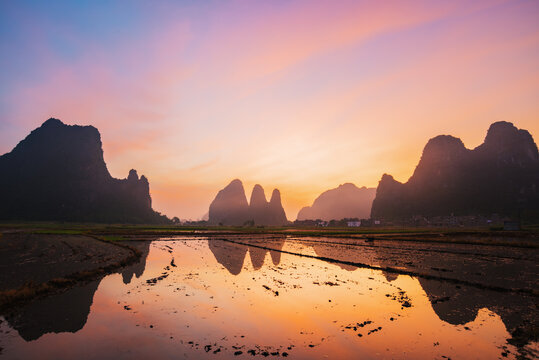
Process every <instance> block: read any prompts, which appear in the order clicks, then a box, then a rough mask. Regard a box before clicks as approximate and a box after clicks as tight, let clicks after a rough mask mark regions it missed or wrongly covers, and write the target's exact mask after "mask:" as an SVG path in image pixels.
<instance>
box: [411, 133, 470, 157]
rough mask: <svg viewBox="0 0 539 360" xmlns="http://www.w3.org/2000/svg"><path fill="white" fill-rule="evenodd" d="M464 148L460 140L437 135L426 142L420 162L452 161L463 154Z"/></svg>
mask: <svg viewBox="0 0 539 360" xmlns="http://www.w3.org/2000/svg"><path fill="white" fill-rule="evenodd" d="M465 152H466V147H464V144H463V143H462V140H460V139H459V138H456V137H454V136H451V135H439V136H436V137H434V138H432V139H430V140H429V141H428V142H427V145H425V148H424V149H423V155H422V156H421V161H428V162H445V161H452V160H454V159H456V158H458V157H460V156H462V154H464V153H465Z"/></svg>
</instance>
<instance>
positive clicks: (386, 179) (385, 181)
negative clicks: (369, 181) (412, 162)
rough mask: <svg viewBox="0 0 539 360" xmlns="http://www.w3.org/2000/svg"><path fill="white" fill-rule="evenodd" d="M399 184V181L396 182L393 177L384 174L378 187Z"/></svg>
mask: <svg viewBox="0 0 539 360" xmlns="http://www.w3.org/2000/svg"><path fill="white" fill-rule="evenodd" d="M397 182H398V181H397V180H395V178H394V177H393V175H390V174H384V175H382V178H381V179H380V182H379V183H378V186H380V185H382V184H393V183H397Z"/></svg>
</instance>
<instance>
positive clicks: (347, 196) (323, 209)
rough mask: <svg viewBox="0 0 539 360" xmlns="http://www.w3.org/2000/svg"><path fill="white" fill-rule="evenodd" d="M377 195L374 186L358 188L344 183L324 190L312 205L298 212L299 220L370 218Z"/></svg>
mask: <svg viewBox="0 0 539 360" xmlns="http://www.w3.org/2000/svg"><path fill="white" fill-rule="evenodd" d="M375 195H376V189H374V188H366V187H362V188H358V187H357V186H355V185H354V184H351V183H346V184H342V185H339V187H337V188H335V189H331V190H328V191H324V192H323V193H322V194H320V196H318V197H317V198H316V200H315V201H314V203H313V205H312V206H306V207H304V208H302V209H301V210H300V211H299V213H298V220H316V219H321V220H326V221H329V220H340V219H345V218H359V219H365V218H369V217H370V213H371V206H372V201H373V200H374V197H375Z"/></svg>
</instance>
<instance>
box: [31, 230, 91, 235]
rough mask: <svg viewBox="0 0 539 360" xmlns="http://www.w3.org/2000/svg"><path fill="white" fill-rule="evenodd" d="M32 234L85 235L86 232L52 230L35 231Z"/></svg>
mask: <svg viewBox="0 0 539 360" xmlns="http://www.w3.org/2000/svg"><path fill="white" fill-rule="evenodd" d="M32 233H34V234H45V235H83V234H84V233H85V231H83V230H72V229H50V230H35V231H32Z"/></svg>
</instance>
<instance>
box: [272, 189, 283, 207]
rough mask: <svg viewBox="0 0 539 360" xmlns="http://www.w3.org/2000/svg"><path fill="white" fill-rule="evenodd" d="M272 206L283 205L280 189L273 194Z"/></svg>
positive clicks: (274, 190)
mask: <svg viewBox="0 0 539 360" xmlns="http://www.w3.org/2000/svg"><path fill="white" fill-rule="evenodd" d="M270 205H279V206H282V205H281V192H280V191H279V189H273V192H272V193H271V200H270Z"/></svg>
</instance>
